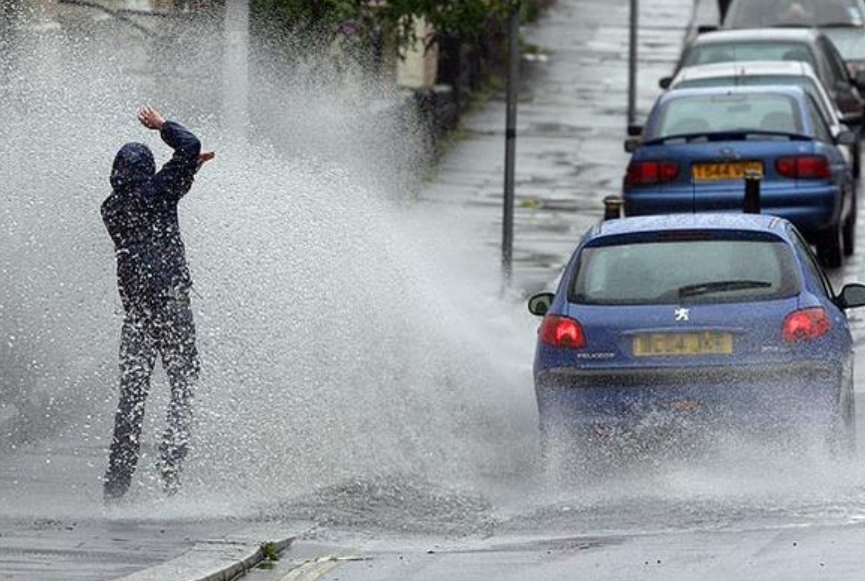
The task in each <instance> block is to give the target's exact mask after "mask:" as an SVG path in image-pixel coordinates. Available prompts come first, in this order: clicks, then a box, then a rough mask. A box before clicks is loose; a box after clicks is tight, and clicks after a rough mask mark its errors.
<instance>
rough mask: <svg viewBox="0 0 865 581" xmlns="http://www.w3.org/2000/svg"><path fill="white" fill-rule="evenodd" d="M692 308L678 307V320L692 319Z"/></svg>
mask: <svg viewBox="0 0 865 581" xmlns="http://www.w3.org/2000/svg"><path fill="white" fill-rule="evenodd" d="M690 317H691V309H683V308H679V309H676V321H690V320H691V318H690Z"/></svg>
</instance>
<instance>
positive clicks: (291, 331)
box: [0, 16, 533, 510]
mask: <svg viewBox="0 0 865 581" xmlns="http://www.w3.org/2000/svg"><path fill="white" fill-rule="evenodd" d="M81 18H84V17H83V16H82V17H81ZM84 19H85V20H86V18H84ZM210 25H212V23H206V22H205V23H203V24H202V25H201V26H203V28H202V29H200V30H197V31H186V32H185V33H184V35H182V36H181V37H180V38H181V39H183V38H188V37H190V36H195V37H196V38H207V37H208V35H209V34H210V35H211V36H212V35H213V34H212V33H213V32H214V31H213V30H211V29H209V28H208V26H210ZM122 26H123V25H122V24H121V23H105V22H102V23H87V24H81V25H80V28H76V29H72V28H70V27H63V26H61V27H60V28H59V29H49V30H47V31H45V30H44V28H45V27H40V30H41V31H40V32H33V29H32V28H27V27H26V26H25V27H22V28H21V29H20V31H19V32H20V34H19V35H18V37H17V40H16V43H17V44H16V47H15V48H14V50H13V51H12V54H13V55H14V58H12V59H10V62H11V67H10V71H9V75H8V82H7V83H6V84H5V85H4V86H3V87H2V88H0V90H2V93H0V104H2V105H3V108H4V111H8V112H9V118H8V120H7V122H5V123H3V124H0V139H2V143H3V147H2V148H0V183H2V184H4V193H5V194H6V195H4V196H3V198H2V200H0V220H2V225H3V228H2V233H0V236H2V241H0V243H2V247H3V248H4V253H3V255H2V256H0V272H2V274H3V276H4V279H5V281H6V282H4V285H3V287H2V290H0V329H2V333H0V335H2V337H3V341H2V344H0V386H2V390H3V399H2V403H0V414H2V415H0V426H2V428H3V429H4V431H5V434H4V438H3V439H2V441H3V442H4V445H7V446H20V445H21V444H22V443H27V442H31V443H33V442H36V443H37V445H38V443H39V442H46V441H51V439H55V440H57V439H59V440H60V441H61V442H65V443H66V444H69V443H70V442H74V441H80V442H82V445H90V446H101V447H104V446H105V445H106V442H107V441H108V438H109V435H110V429H111V420H112V415H113V407H114V405H115V399H116V383H117V377H116V349H117V340H118V335H119V327H120V317H121V313H120V304H119V300H118V299H117V298H116V289H115V286H114V277H113V268H114V258H113V255H112V248H111V244H110V241H109V239H108V237H107V235H106V234H105V232H104V229H103V226H102V224H101V222H100V219H99V213H98V208H99V204H100V203H101V201H102V200H103V199H104V197H105V196H106V195H107V194H108V183H107V174H108V168H109V167H110V163H111V160H112V158H113V155H114V152H115V151H116V150H117V148H119V146H120V145H122V144H123V143H124V142H126V141H131V140H138V141H145V142H147V143H149V144H150V145H151V147H152V148H153V149H154V151H156V152H157V154H158V155H160V156H162V159H163V160H164V159H165V156H166V153H167V152H166V148H165V147H164V146H163V145H162V144H160V143H159V141H158V138H156V137H155V136H154V135H152V134H144V133H143V130H141V129H140V128H139V127H137V126H136V124H135V121H134V116H133V112H134V109H135V107H136V106H138V105H141V104H143V103H149V104H152V105H154V106H158V107H159V108H160V109H162V110H163V111H164V112H166V113H168V114H169V115H171V116H177V117H178V118H180V119H181V120H182V121H183V122H185V123H186V124H188V125H189V126H190V127H191V128H193V129H195V130H196V132H197V133H199V135H200V136H201V137H202V139H203V141H204V144H205V147H208V148H213V149H215V150H216V151H217V153H218V160H217V161H216V162H214V163H212V164H210V165H209V166H207V167H206V168H205V169H204V170H203V171H202V173H201V175H200V176H199V178H198V183H197V184H196V185H195V186H194V187H193V190H192V192H191V193H190V195H189V196H188V198H187V199H185V200H184V201H183V202H182V205H181V210H180V212H181V224H182V228H183V230H184V236H185V239H186V244H187V251H188V254H189V260H190V264H191V269H192V271H193V277H194V279H195V284H196V286H195V289H196V294H197V296H195V297H194V309H195V311H196V313H195V314H196V317H197V324H198V332H199V343H200V344H199V349H200V351H201V353H202V358H203V368H204V372H203V377H202V380H201V383H200V385H199V387H198V392H197V395H196V399H195V410H196V418H197V421H196V445H195V453H194V455H193V457H192V459H191V461H190V464H189V466H188V470H187V479H188V480H187V481H188V487H187V490H188V492H187V494H188V495H189V497H190V498H192V497H197V498H199V499H200V498H201V497H203V496H207V495H213V496H214V497H218V498H225V499H226V500H225V501H224V502H225V503H230V504H231V505H232V506H241V505H243V504H244V502H243V500H242V499H246V500H248V505H255V504H256V503H260V502H261V499H262V498H265V499H266V498H271V497H273V496H286V495H293V494H297V493H299V492H303V491H308V490H311V489H313V488H316V487H318V486H322V485H327V484H333V483H335V482H338V481H340V480H342V479H345V478H358V477H367V476H370V477H374V476H377V475H381V474H390V473H400V474H406V473H408V474H413V475H415V476H418V477H422V478H429V479H432V480H439V481H443V480H452V479H461V480H471V479H472V478H473V477H475V475H477V474H478V473H479V472H486V473H490V472H493V473H494V472H496V471H501V470H514V469H515V467H514V466H515V465H514V464H513V463H511V462H510V461H509V460H507V459H508V458H512V457H516V458H522V459H520V460H518V461H517V463H516V465H519V463H520V462H523V461H524V460H525V454H524V453H521V452H520V450H525V449H526V447H527V446H528V447H530V446H532V445H533V441H532V440H531V429H530V426H531V421H532V420H531V415H532V413H533V412H532V406H533V402H532V398H531V394H530V390H529V389H527V386H528V385H530V384H529V383H528V382H527V364H528V363H527V362H528V361H529V360H530V358H529V355H528V351H529V350H530V348H531V341H530V339H529V340H528V341H519V340H515V339H513V338H512V337H518V336H524V337H528V338H531V336H532V335H531V332H526V330H527V328H529V327H528V326H529V325H530V324H531V323H530V322H529V321H526V320H525V319H522V320H520V321H522V322H519V323H517V324H516V326H517V327H519V328H516V329H515V328H514V323H512V322H511V321H512V319H513V318H512V316H511V314H510V312H511V310H512V309H514V308H515V307H514V306H512V305H509V304H504V303H501V302H499V301H498V300H497V299H495V298H489V297H494V296H495V289H496V284H497V283H496V273H495V271H494V269H493V268H491V267H494V266H495V265H496V261H495V258H494V256H492V255H491V253H490V252H489V251H487V250H486V249H484V248H483V247H482V246H481V245H480V244H479V242H478V241H476V240H474V239H472V238H471V236H470V233H469V232H468V231H467V229H464V228H462V227H460V226H459V225H457V224H455V223H453V222H450V223H448V222H444V223H437V221H438V220H452V219H453V216H445V215H442V214H441V213H437V211H436V210H433V209H432V208H428V209H423V208H418V207H417V206H415V205H414V204H413V203H412V202H411V199H412V196H411V192H412V191H413V188H416V187H417V185H418V181H417V180H418V176H419V175H420V174H421V173H422V172H423V170H424V168H425V163H426V159H425V155H426V138H425V135H424V132H423V130H422V128H421V127H420V125H419V123H418V122H417V120H416V119H413V118H412V116H411V114H409V113H406V111H408V110H409V109H408V108H407V107H406V105H405V103H406V101H405V100H404V97H403V96H402V95H401V94H400V93H399V92H398V91H397V90H396V89H394V88H393V87H389V86H384V85H381V84H378V83H370V82H368V80H367V79H365V78H363V77H362V76H360V75H358V74H353V73H351V72H346V71H344V70H341V71H338V73H339V74H330V73H329V72H328V71H330V72H331V73H333V72H335V69H334V67H332V66H331V65H332V58H333V57H332V55H329V54H322V55H319V56H315V55H314V54H308V55H306V56H305V58H304V65H303V66H294V67H283V66H281V65H282V63H283V61H280V60H279V59H277V58H275V57H271V56H269V55H268V53H266V52H259V53H256V55H255V58H256V60H255V67H253V72H252V73H251V78H250V87H251V91H250V93H251V94H253V95H255V100H254V102H253V103H252V104H251V107H252V113H253V114H252V115H251V118H252V120H253V124H252V126H250V127H249V128H248V135H247V136H246V137H243V136H238V135H236V134H235V133H233V132H231V131H229V130H228V129H227V126H229V125H230V124H229V123H227V122H226V120H225V119H224V118H220V114H219V111H218V106H217V105H218V102H219V101H220V97H219V94H218V93H213V92H212V91H213V85H212V84H211V83H207V82H205V83H199V80H200V74H201V71H204V72H207V71H213V70H215V69H218V68H219V66H220V63H221V60H220V59H221V54H220V52H219V51H214V52H213V53H212V54H209V53H208V51H207V50H206V48H201V47H200V46H199V47H198V48H197V49H196V50H195V51H193V53H191V54H189V55H186V56H183V55H182V54H181V55H180V56H178V55H177V54H174V55H173V56H172V57H171V58H167V57H166V59H164V60H162V61H159V62H161V63H162V64H160V65H159V66H158V67H157V68H156V70H153V69H152V67H153V65H154V60H153V59H154V58H159V56H160V55H162V56H164V53H162V52H160V51H155V49H154V46H156V47H158V46H159V45H158V44H157V45H154V41H153V40H152V39H147V38H135V39H133V40H127V41H126V42H125V43H122V44H119V43H118V42H117V41H118V38H120V37H125V36H123V35H124V34H128V31H127V30H123V29H122V28H118V27H122ZM190 26H191V25H190ZM217 36H218V35H217ZM9 50H12V49H9ZM154 51H155V52H154ZM154 55H156V56H155V57H154ZM166 67H168V69H167V71H166ZM189 71H198V73H195V74H192V73H189ZM166 72H168V73H170V74H169V75H168V76H164V77H163V76H161V75H165V73H166ZM162 78H165V79H166V80H165V81H164V83H163V81H162V80H159V81H157V79H162ZM395 112H399V113H400V114H398V115H397V114H395ZM443 231H446V234H443ZM466 254H468V256H466ZM164 387H165V379H164V377H162V375H161V374H160V373H157V374H156V375H155V377H154V387H153V393H152V394H151V401H150V402H149V403H148V413H147V418H146V426H145V436H144V437H145V442H144V451H145V456H144V458H143V463H142V467H141V478H140V481H141V483H140V484H139V487H138V489H137V492H136V493H137V494H139V495H141V496H142V497H143V498H148V495H152V491H151V490H150V488H151V486H150V485H149V483H148V475H152V474H151V468H149V466H148V459H149V451H150V448H151V446H152V442H153V441H154V440H155V439H156V437H157V436H158V433H159V431H160V429H161V424H162V421H163V417H162V414H163V411H164V409H163V408H164V404H165V389H164ZM515 410H520V411H519V415H520V417H521V418H522V419H521V420H520V421H517V422H515V421H514V411H515ZM526 426H529V428H528V430H529V433H528V435H527V434H526ZM7 435H9V436H15V437H14V438H6V437H5V436H7ZM70 469H71V468H70ZM101 469H102V466H99V465H98V464H96V465H92V463H91V466H89V468H88V470H87V473H86V475H85V476H83V477H82V478H83V479H84V480H87V481H88V482H92V486H93V488H94V489H95V488H98V481H97V480H98V475H99V473H100V472H101ZM93 496H95V494H94V495H93ZM216 502H218V501H216ZM212 508H213V507H212V506H209V507H208V510H212Z"/></svg>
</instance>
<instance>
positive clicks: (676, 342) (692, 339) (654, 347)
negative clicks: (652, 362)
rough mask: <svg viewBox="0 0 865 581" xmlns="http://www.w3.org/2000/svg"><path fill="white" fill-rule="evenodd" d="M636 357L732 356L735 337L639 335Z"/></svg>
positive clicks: (672, 334) (709, 333)
mask: <svg viewBox="0 0 865 581" xmlns="http://www.w3.org/2000/svg"><path fill="white" fill-rule="evenodd" d="M633 341H634V355H635V356H637V357H648V356H652V355H731V354H732V353H733V335H732V334H731V333H717V332H712V331H708V332H705V333H652V334H650V335H637V336H636V337H634V339H633Z"/></svg>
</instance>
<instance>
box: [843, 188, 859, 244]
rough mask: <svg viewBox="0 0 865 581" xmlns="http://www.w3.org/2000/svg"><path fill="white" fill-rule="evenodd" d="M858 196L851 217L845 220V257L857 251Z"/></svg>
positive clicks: (854, 197)
mask: <svg viewBox="0 0 865 581" xmlns="http://www.w3.org/2000/svg"><path fill="white" fill-rule="evenodd" d="M857 210H858V208H857V200H856V195H855V194H854V196H853V207H852V208H851V209H850V215H849V216H847V219H846V220H844V232H843V235H844V256H852V255H853V253H854V252H855V251H856V214H857Z"/></svg>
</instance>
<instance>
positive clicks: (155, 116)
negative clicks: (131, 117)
mask: <svg viewBox="0 0 865 581" xmlns="http://www.w3.org/2000/svg"><path fill="white" fill-rule="evenodd" d="M138 120H139V121H140V122H141V124H142V125H144V126H145V127H147V128H148V129H153V130H154V131H161V130H162V126H163V125H165V117H163V116H162V115H160V114H159V111H157V110H156V109H153V108H152V107H144V108H143V109H139V110H138Z"/></svg>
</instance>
